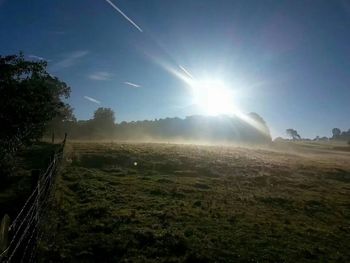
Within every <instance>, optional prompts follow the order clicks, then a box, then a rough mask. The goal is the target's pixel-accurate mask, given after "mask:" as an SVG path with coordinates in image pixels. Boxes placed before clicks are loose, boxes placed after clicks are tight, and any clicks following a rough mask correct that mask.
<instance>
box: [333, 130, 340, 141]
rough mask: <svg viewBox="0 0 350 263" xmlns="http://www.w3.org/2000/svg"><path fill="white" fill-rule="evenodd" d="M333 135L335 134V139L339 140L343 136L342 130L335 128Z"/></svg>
mask: <svg viewBox="0 0 350 263" xmlns="http://www.w3.org/2000/svg"><path fill="white" fill-rule="evenodd" d="M332 133H333V139H337V138H339V136H340V134H341V130H340V129H339V128H333V129H332Z"/></svg>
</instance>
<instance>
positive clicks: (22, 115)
mask: <svg viewBox="0 0 350 263" xmlns="http://www.w3.org/2000/svg"><path fill="white" fill-rule="evenodd" d="M46 67H47V63H46V62H45V61H28V60H25V59H24V56H23V54H22V53H20V54H19V55H10V56H0V94H1V96H0V124H1V129H0V170H1V169H2V168H4V167H3V165H4V163H6V160H8V159H11V158H13V156H14V155H15V153H16V151H17V150H18V149H19V147H21V146H22V145H26V144H28V143H30V142H31V141H33V140H36V139H39V138H41V136H42V134H43V132H44V130H45V128H46V127H47V125H48V123H49V122H50V121H51V120H52V119H53V118H55V117H56V116H58V115H59V113H60V112H61V111H62V110H63V109H65V108H66V107H67V104H66V103H64V102H63V100H62V99H63V98H68V97H69V94H70V87H68V86H67V85H66V83H64V82H62V81H60V80H59V79H58V78H56V77H53V76H51V75H50V74H49V73H48V72H47V71H46Z"/></svg>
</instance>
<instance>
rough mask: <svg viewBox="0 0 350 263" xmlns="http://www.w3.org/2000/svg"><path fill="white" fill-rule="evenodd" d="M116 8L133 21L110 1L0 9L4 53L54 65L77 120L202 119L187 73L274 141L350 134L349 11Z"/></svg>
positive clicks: (192, 1) (137, 4) (284, 5)
mask: <svg viewBox="0 0 350 263" xmlns="http://www.w3.org/2000/svg"><path fill="white" fill-rule="evenodd" d="M111 1H112V4H114V5H115V7H117V8H119V9H120V10H122V12H124V14H125V15H126V16H127V18H129V19H130V20H127V18H126V17H123V15H122V14H121V13H120V12H118V11H117V10H116V9H115V8H114V7H113V6H112V5H111V4H110V3H108V2H107V1H105V0H74V1H72V0H50V1H47V0H30V1H29V0H27V1H23V0H0V54H1V55H6V54H13V53H17V52H18V51H19V50H22V51H23V52H24V53H25V55H26V56H27V57H29V58H31V59H39V57H42V58H45V59H46V60H48V61H49V71H50V72H51V73H52V74H54V75H56V76H58V77H59V78H60V79H62V80H64V81H65V82H66V83H67V84H69V85H70V86H71V87H72V94H71V98H70V99H69V103H70V104H71V105H72V106H73V107H74V109H75V115H76V116H77V118H78V119H88V118H90V117H92V114H93V111H94V110H95V109H96V108H97V107H100V106H102V107H111V108H112V109H113V110H114V111H115V112H116V117H117V121H118V122H121V121H123V120H126V121H131V120H143V119H155V118H164V117H175V116H178V117H185V116H188V115H193V114H199V113H201V112H200V110H199V109H198V107H196V106H195V105H193V98H192V94H191V92H190V91H189V89H188V87H187V84H186V83H185V82H184V81H183V80H181V79H180V78H178V77H177V76H176V75H174V74H172V73H171V71H173V70H175V71H180V72H182V73H185V72H184V70H181V68H180V66H181V67H183V68H184V69H185V70H187V71H188V72H190V74H191V75H193V76H196V78H199V79H219V80H220V81H223V82H224V83H225V85H226V86H227V87H228V88H229V89H231V90H232V91H233V92H234V94H235V96H234V99H233V102H232V103H234V104H235V107H236V108H239V109H240V110H241V111H242V112H247V113H248V112H257V113H258V114H260V115H261V116H262V117H263V118H264V119H265V120H266V122H267V123H268V125H269V127H270V129H271V132H272V135H273V137H275V136H279V135H282V136H285V133H284V131H285V129H286V128H295V129H297V130H298V131H299V133H300V134H301V136H302V137H315V136H316V135H321V136H323V135H327V136H330V135H331V129H332V128H334V127H339V128H340V129H342V130H345V129H346V130H347V129H349V128H350V2H349V1H347V0H344V1H340V0H339V1H336V0H334V1H328V0H327V1H317V0H315V1H295V0H293V1H282V0H281V1H277V0H274V1H268V0H266V1H265V0H264V1H261V0H257V1H251V0H244V1H234V0H227V1H224V0H215V1H214V0H176V1H175V0H111ZM133 23H134V24H133ZM125 82H127V83H128V84H127V83H125ZM133 84H136V85H133ZM98 102H99V104H98Z"/></svg>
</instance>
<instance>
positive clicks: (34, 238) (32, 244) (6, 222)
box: [0, 136, 66, 263]
mask: <svg viewBox="0 0 350 263" xmlns="http://www.w3.org/2000/svg"><path fill="white" fill-rule="evenodd" d="M65 143H66V136H65V138H64V140H63V142H62V145H61V146H60V148H59V149H58V150H57V151H56V152H55V154H54V155H53V156H52V158H51V162H50V164H49V166H48V167H47V169H46V171H45V172H44V173H43V174H42V175H40V176H38V178H37V185H36V187H35V189H34V190H33V192H32V193H31V195H30V196H29V197H28V199H27V201H26V202H25V204H24V206H23V207H22V209H21V210H20V212H19V213H18V215H17V216H16V218H15V220H14V221H13V222H12V223H10V218H9V217H8V216H7V215H5V216H4V217H3V219H2V222H1V227H0V262H8V263H10V262H33V261H36V260H35V258H36V252H37V243H38V241H39V240H40V238H41V235H42V234H43V233H42V231H40V222H41V219H42V218H43V215H44V214H45V210H46V208H47V207H48V205H49V203H50V202H49V200H50V198H51V197H52V195H51V194H52V192H53V191H52V188H53V186H54V182H55V179H56V175H57V170H58V167H59V165H60V162H61V160H62V156H63V149H64V146H65Z"/></svg>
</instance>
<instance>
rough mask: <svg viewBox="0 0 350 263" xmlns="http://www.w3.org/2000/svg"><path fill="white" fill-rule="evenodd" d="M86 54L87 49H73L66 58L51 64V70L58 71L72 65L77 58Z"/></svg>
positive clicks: (87, 52)
mask: <svg viewBox="0 0 350 263" xmlns="http://www.w3.org/2000/svg"><path fill="white" fill-rule="evenodd" d="M87 54H89V51H87V50H78V51H74V52H73V53H71V54H69V55H68V56H67V57H66V58H64V59H62V60H60V61H58V62H57V63H55V64H53V65H52V67H51V70H52V71H58V70H61V69H64V68H69V67H71V66H73V65H74V64H75V63H77V62H78V61H79V59H81V58H83V57H85V56H86V55H87Z"/></svg>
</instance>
